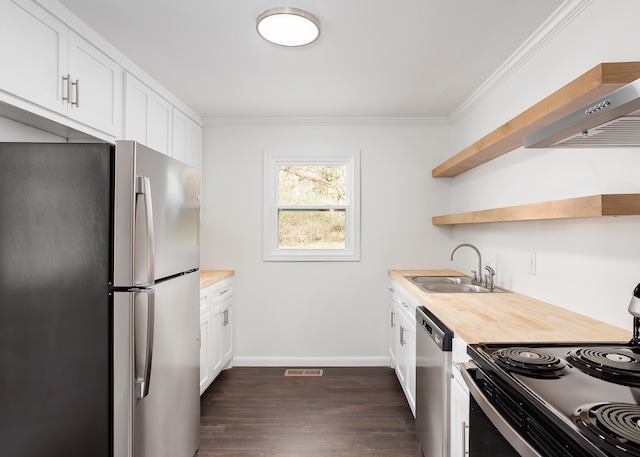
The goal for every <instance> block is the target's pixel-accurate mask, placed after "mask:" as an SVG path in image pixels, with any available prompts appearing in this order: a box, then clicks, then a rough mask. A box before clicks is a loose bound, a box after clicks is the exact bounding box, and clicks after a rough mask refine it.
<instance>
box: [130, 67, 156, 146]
mask: <svg viewBox="0 0 640 457" xmlns="http://www.w3.org/2000/svg"><path fill="white" fill-rule="evenodd" d="M125 81H126V83H125V89H124V99H125V101H124V132H123V137H124V138H125V139H127V140H134V141H137V142H138V143H142V144H145V145H147V146H148V145H149V130H150V120H151V113H150V112H149V107H150V106H151V98H152V96H153V94H152V91H151V89H150V88H149V87H148V86H147V85H146V84H143V83H142V82H141V81H139V80H138V79H136V78H134V77H133V76H131V75H130V74H126V75H125Z"/></svg>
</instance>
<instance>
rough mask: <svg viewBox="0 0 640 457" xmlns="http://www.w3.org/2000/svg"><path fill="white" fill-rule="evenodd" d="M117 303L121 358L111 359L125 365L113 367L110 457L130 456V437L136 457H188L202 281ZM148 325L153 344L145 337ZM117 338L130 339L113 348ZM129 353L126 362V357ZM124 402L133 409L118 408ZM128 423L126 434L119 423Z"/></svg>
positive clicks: (185, 278) (195, 429)
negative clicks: (113, 450) (144, 377)
mask: <svg viewBox="0 0 640 457" xmlns="http://www.w3.org/2000/svg"><path fill="white" fill-rule="evenodd" d="M150 292H151V293H150ZM115 296H116V298H115V304H114V307H115V310H114V316H115V319H114V332H115V334H116V338H115V339H116V350H120V351H121V352H123V354H122V355H123V356H121V357H119V356H116V357H115V360H116V361H118V360H122V361H123V362H122V364H121V365H120V366H115V367H114V375H115V376H117V378H116V379H115V380H114V383H115V392H114V397H115V398H114V402H115V406H116V409H115V411H114V413H115V414H114V427H115V431H116V437H115V444H116V451H118V450H120V454H119V453H118V452H116V453H115V454H114V456H115V457H121V456H126V455H127V454H125V453H124V452H126V443H127V437H128V436H132V437H133V456H135V457H192V456H193V455H194V454H195V453H196V451H197V450H198V448H199V446H200V390H199V387H200V386H199V379H200V377H199V376H200V356H199V330H200V326H199V305H200V304H199V298H200V297H199V274H198V272H193V273H189V274H186V275H182V276H178V277H176V278H173V279H170V280H168V281H164V282H160V283H158V284H156V285H155V286H153V287H151V288H149V289H146V290H144V289H143V290H140V291H133V292H115ZM151 297H153V300H152V301H153V303H154V305H153V312H151V313H150V312H148V311H149V309H150V307H149V306H150V300H149V299H150V298H151ZM149 318H151V319H152V321H153V330H152V331H153V338H148V335H149V326H148V322H149ZM118 335H120V336H121V337H122V336H124V337H125V339H126V335H130V340H129V341H128V342H126V343H125V342H123V341H122V340H121V341H120V342H118V339H119V336H118ZM149 345H150V346H149ZM127 349H128V350H129V351H131V354H133V355H132V356H131V357H128V355H127V354H124V351H126V350H127ZM141 359H144V360H141ZM125 361H126V362H125ZM145 361H150V367H151V369H150V375H149V377H148V379H147V381H146V384H145V387H148V392H147V394H146V396H143V395H141V391H140V390H138V387H135V386H136V384H137V381H139V378H140V377H141V375H142V374H143V373H144V366H145ZM138 371H140V373H138ZM125 378H126V379H125ZM138 386H139V383H138ZM141 396H142V397H143V398H138V397H141ZM124 398H127V399H128V401H129V402H130V404H131V405H132V408H131V409H130V408H129V407H128V406H127V405H126V404H125V402H123V401H122V402H121V401H120V400H121V399H124ZM131 412H132V416H130V414H131ZM129 421H131V423H132V427H131V428H132V429H131V430H130V431H127V430H125V428H124V427H123V426H122V422H125V423H128V422H129Z"/></svg>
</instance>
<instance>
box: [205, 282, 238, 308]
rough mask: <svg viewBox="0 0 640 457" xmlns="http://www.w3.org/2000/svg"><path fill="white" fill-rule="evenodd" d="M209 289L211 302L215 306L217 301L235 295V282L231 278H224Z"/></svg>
mask: <svg viewBox="0 0 640 457" xmlns="http://www.w3.org/2000/svg"><path fill="white" fill-rule="evenodd" d="M208 290H209V303H210V305H211V306H212V307H213V306H215V305H216V304H217V303H219V302H221V301H222V300H225V299H226V298H228V297H230V296H232V295H233V283H232V281H231V278H226V279H223V280H222V281H219V282H217V283H215V284H212V285H211V286H209V287H208Z"/></svg>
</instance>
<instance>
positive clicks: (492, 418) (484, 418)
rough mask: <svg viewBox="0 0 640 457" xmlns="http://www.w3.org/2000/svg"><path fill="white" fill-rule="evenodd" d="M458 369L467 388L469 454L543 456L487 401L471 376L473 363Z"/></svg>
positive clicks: (485, 456) (504, 456) (518, 456)
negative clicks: (468, 397)
mask: <svg viewBox="0 0 640 457" xmlns="http://www.w3.org/2000/svg"><path fill="white" fill-rule="evenodd" d="M463 368H464V369H462V370H460V371H461V373H462V378H463V379H464V382H465V384H466V385H467V387H468V388H469V393H470V395H471V398H470V399H469V400H470V401H469V456H470V457H544V456H543V455H542V454H540V453H539V452H538V451H537V450H535V449H534V448H533V447H531V445H530V444H529V443H528V442H527V441H525V440H524V438H523V437H521V436H520V434H519V433H518V431H517V430H516V429H514V428H513V427H512V426H511V425H510V424H509V423H508V422H507V420H506V419H505V418H503V417H502V415H500V413H499V412H498V411H497V410H496V409H495V408H494V407H493V405H491V403H490V402H489V400H488V399H487V398H486V396H485V394H484V392H482V390H481V389H480V388H479V387H478V385H477V384H476V381H475V379H474V374H475V372H476V369H475V367H473V366H472V365H471V364H464V367H463Z"/></svg>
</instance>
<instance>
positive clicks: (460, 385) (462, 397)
mask: <svg viewBox="0 0 640 457" xmlns="http://www.w3.org/2000/svg"><path fill="white" fill-rule="evenodd" d="M466 350H467V343H466V342H465V341H464V340H462V339H461V338H459V337H455V338H454V339H453V355H452V359H453V367H452V369H451V374H452V377H451V457H465V456H468V455H469V388H468V387H467V385H466V384H465V382H464V379H462V375H461V374H460V370H459V369H458V366H457V364H458V363H464V362H467V361H468V360H469V357H468V356H467V353H466Z"/></svg>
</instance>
